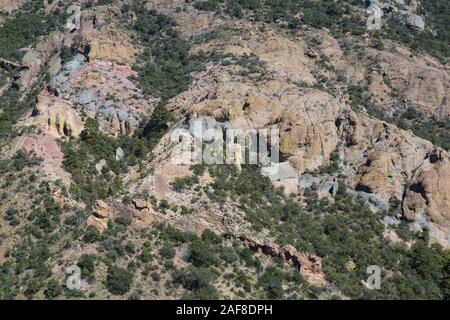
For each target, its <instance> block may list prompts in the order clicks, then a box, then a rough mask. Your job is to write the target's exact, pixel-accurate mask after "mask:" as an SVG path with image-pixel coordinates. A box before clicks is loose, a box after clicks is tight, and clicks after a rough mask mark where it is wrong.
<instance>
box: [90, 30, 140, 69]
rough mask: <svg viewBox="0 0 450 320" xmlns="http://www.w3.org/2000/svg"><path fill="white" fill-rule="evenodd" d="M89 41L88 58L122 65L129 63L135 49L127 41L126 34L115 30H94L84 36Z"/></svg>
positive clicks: (132, 58) (131, 61) (131, 60)
mask: <svg viewBox="0 0 450 320" xmlns="http://www.w3.org/2000/svg"><path fill="white" fill-rule="evenodd" d="M86 40H87V42H88V43H89V46H90V51H89V58H91V59H92V60H103V61H110V62H114V63H118V64H122V65H131V64H132V63H133V61H134V53H135V50H134V48H133V46H132V45H131V44H130V43H128V39H127V36H126V35H124V34H122V33H119V32H116V31H115V30H114V31H112V30H109V29H106V30H105V31H104V29H102V30H101V31H98V30H95V31H93V32H92V33H90V34H89V35H87V36H86Z"/></svg>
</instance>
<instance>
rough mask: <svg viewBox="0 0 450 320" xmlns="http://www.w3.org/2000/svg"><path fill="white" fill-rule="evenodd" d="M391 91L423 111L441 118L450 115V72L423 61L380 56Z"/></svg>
mask: <svg viewBox="0 0 450 320" xmlns="http://www.w3.org/2000/svg"><path fill="white" fill-rule="evenodd" d="M376 59H377V61H378V62H379V64H380V67H381V70H382V72H383V74H384V75H385V78H386V79H387V81H388V82H389V83H390V87H391V88H396V90H397V91H398V93H399V94H400V96H401V97H402V98H403V99H405V100H406V101H409V102H410V103H412V104H413V106H417V107H419V108H420V109H422V110H424V111H426V112H431V113H433V114H434V115H436V116H438V117H447V116H449V115H450V109H449V108H450V106H449V104H448V101H449V99H450V75H449V72H448V69H446V68H445V67H444V66H442V65H439V64H438V63H437V62H435V63H432V62H430V63H427V62H426V61H424V60H423V59H418V58H410V57H407V56H404V55H402V54H393V53H388V52H381V53H379V54H378V55H377V56H376Z"/></svg>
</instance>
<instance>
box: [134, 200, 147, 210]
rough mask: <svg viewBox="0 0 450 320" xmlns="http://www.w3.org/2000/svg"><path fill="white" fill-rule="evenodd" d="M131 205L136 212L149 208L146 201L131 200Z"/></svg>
mask: <svg viewBox="0 0 450 320" xmlns="http://www.w3.org/2000/svg"><path fill="white" fill-rule="evenodd" d="M133 204H134V206H135V208H136V209H138V210H143V209H147V208H148V207H149V205H148V203H147V201H145V200H144V199H133Z"/></svg>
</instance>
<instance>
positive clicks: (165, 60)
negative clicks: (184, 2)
mask: <svg viewBox="0 0 450 320" xmlns="http://www.w3.org/2000/svg"><path fill="white" fill-rule="evenodd" d="M132 10H134V12H135V13H136V15H137V20H136V22H135V23H134V24H133V25H132V26H131V28H132V29H133V30H134V31H136V33H137V34H138V37H139V40H140V41H141V43H142V45H144V46H145V48H146V49H145V50H144V52H143V53H142V54H141V55H140V57H139V59H140V63H139V64H138V65H137V66H136V68H137V70H138V72H139V84H140V86H141V88H142V89H143V91H144V93H146V94H148V95H150V96H154V97H159V98H161V99H162V101H163V102H164V101H166V100H167V99H170V98H172V97H174V96H176V95H177V94H179V93H181V92H182V91H184V90H186V89H187V87H188V86H189V84H190V82H191V80H192V76H191V73H192V72H193V71H196V70H199V69H200V68H202V63H201V60H200V58H198V57H194V56H192V55H191V54H190V53H189V51H190V45H189V43H188V42H187V41H185V40H183V39H182V38H181V37H180V36H179V34H178V32H177V31H176V30H175V28H174V26H175V22H174V21H173V20H172V19H171V18H169V17H168V16H166V15H163V14H160V13H158V12H156V11H153V10H150V11H148V10H146V9H144V7H143V6H142V5H141V4H138V3H137V2H136V3H135V4H134V5H133V7H132Z"/></svg>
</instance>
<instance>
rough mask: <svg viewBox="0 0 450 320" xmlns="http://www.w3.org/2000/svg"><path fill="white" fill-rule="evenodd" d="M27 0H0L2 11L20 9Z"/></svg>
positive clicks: (9, 11) (0, 9) (8, 11)
mask: <svg viewBox="0 0 450 320" xmlns="http://www.w3.org/2000/svg"><path fill="white" fill-rule="evenodd" d="M24 2H25V0H0V12H7V13H11V12H13V11H15V10H17V9H19V8H20V7H21V6H22V4H23V3H24Z"/></svg>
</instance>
